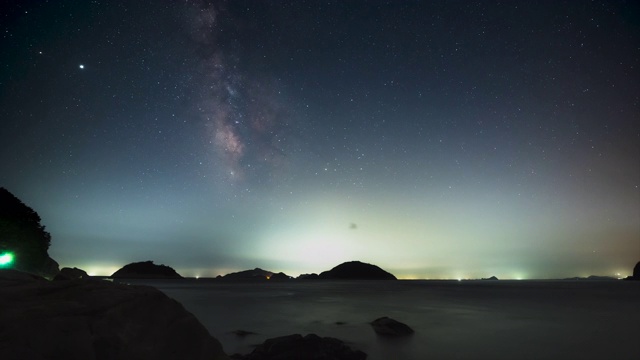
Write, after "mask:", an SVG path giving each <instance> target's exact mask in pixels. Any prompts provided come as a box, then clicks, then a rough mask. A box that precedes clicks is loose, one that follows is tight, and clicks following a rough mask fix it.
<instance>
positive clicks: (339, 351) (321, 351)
mask: <svg viewBox="0 0 640 360" xmlns="http://www.w3.org/2000/svg"><path fill="white" fill-rule="evenodd" d="M231 357H232V358H233V359H237V360H300V359H313V360H365V359H366V358H367V354H365V353H364V352H362V351H359V350H351V348H349V347H348V346H347V345H346V344H345V343H344V342H342V341H340V340H338V339H335V338H331V337H320V336H318V335H316V334H308V335H306V336H302V335H300V334H294V335H287V336H280V337H277V338H272V339H267V340H265V342H264V343H262V344H261V345H258V347H256V348H255V349H254V350H253V352H251V353H250V354H247V355H240V354H234V355H232V356H231Z"/></svg>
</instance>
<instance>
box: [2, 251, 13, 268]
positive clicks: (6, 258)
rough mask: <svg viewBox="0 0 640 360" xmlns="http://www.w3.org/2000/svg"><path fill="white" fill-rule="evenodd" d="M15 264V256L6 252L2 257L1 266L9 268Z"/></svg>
mask: <svg viewBox="0 0 640 360" xmlns="http://www.w3.org/2000/svg"><path fill="white" fill-rule="evenodd" d="M11 263H13V254H12V253H10V252H5V253H2V254H1V255H0V266H9V265H11Z"/></svg>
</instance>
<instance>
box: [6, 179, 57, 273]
mask: <svg viewBox="0 0 640 360" xmlns="http://www.w3.org/2000/svg"><path fill="white" fill-rule="evenodd" d="M50 244H51V235H49V233H48V232H46V231H45V227H44V226H43V225H41V224H40V216H39V215H38V213H37V212H35V211H34V210H33V209H32V208H30V207H28V206H27V205H25V204H24V203H23V202H22V201H20V200H19V199H18V198H17V197H15V196H14V195H13V194H12V193H10V192H9V191H8V190H7V189H5V188H0V253H1V252H5V251H10V252H12V253H13V254H14V257H15V260H14V261H15V263H14V265H13V266H12V267H13V268H16V269H19V270H25V271H33V272H38V271H40V270H41V269H43V267H45V266H47V262H48V261H50V259H49V254H48V253H47V250H48V249H49V245H50Z"/></svg>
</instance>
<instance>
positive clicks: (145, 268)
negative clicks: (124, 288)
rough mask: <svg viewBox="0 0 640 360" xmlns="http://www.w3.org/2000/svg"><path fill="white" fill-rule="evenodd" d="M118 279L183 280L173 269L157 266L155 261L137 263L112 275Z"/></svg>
mask: <svg viewBox="0 0 640 360" xmlns="http://www.w3.org/2000/svg"><path fill="white" fill-rule="evenodd" d="M111 277H112V278H117V279H182V276H180V274H178V273H177V272H176V271H175V270H173V269H172V268H171V267H169V266H166V265H156V264H154V263H153V261H141V262H135V263H131V264H128V265H125V266H124V267H122V269H120V270H118V271H116V272H114V273H113V275H111Z"/></svg>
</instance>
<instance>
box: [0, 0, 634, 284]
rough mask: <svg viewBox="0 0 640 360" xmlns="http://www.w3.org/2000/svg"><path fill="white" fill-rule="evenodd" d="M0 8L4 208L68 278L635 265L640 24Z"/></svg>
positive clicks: (355, 11) (536, 7)
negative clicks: (29, 221) (129, 268)
mask: <svg viewBox="0 0 640 360" xmlns="http://www.w3.org/2000/svg"><path fill="white" fill-rule="evenodd" d="M3 7H4V9H3V11H2V15H0V16H1V18H2V21H1V23H2V25H1V29H0V30H1V35H0V44H1V45H0V46H1V47H0V59H1V61H0V118H1V122H0V186H3V187H5V188H7V189H8V190H9V191H11V192H12V193H13V194H14V195H16V196H17V197H18V198H20V199H21V200H22V201H23V202H25V203H26V204H27V205H29V206H31V207H32V208H33V209H35V210H36V211H37V212H38V213H39V214H40V216H41V217H42V223H43V224H44V225H45V226H46V227H47V230H48V231H49V232H50V233H51V235H52V245H51V248H50V250H49V253H50V255H51V256H52V257H53V258H54V259H56V260H57V261H58V262H59V263H60V265H61V267H62V266H77V267H80V268H83V269H85V270H87V271H88V272H89V273H91V274H96V275H109V274H111V273H112V272H114V271H115V270H117V269H118V268H119V267H121V266H123V265H125V264H127V263H129V262H133V261H143V260H154V261H155V262H156V263H162V264H166V265H170V266H172V267H174V268H175V269H176V270H177V271H178V272H179V273H181V274H182V275H184V276H196V275H197V276H215V275H218V274H225V273H227V272H230V271H237V270H243V269H248V268H254V267H261V268H265V269H268V270H271V271H284V272H286V273H288V274H290V275H294V276H297V275H298V274H301V273H310V272H316V273H317V272H320V271H323V270H327V269H330V268H331V267H333V266H335V265H337V264H339V263H341V262H344V261H349V260H361V261H365V262H369V263H374V264H376V265H379V266H380V267H382V268H384V269H386V270H388V271H390V272H392V273H394V274H396V275H397V276H398V277H401V278H434V279H438V278H449V279H451V278H479V277H489V276H492V275H495V276H497V277H499V278H511V279H520V278H522V279H531V278H557V277H570V276H588V275H591V274H597V275H609V276H626V275H630V273H631V271H632V268H633V265H635V263H636V262H637V261H638V260H640V188H639V186H640V111H639V101H640V100H639V97H640V76H639V75H640V73H639V70H640V47H639V46H638V44H640V11H639V6H638V3H637V2H634V1H603V2H600V1H535V2H534V1H298V0H296V1H244V0H240V1H197V0H196V1H191V0H188V1H169V0H164V1H163V0H155V1H151V0H139V1H124V0H122V1H71V0H56V1H53V0H50V1H9V2H7V3H6V4H5V5H3ZM617 274H619V275H617Z"/></svg>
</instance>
